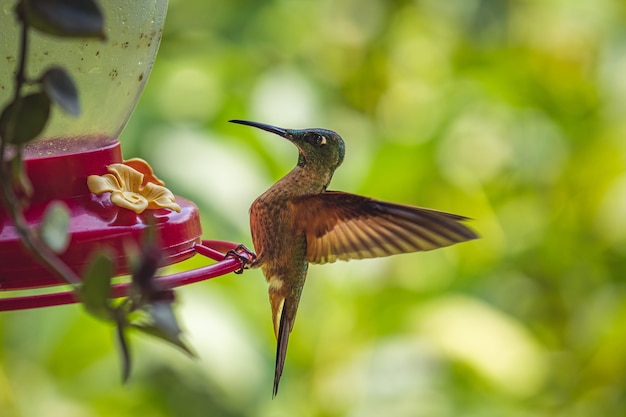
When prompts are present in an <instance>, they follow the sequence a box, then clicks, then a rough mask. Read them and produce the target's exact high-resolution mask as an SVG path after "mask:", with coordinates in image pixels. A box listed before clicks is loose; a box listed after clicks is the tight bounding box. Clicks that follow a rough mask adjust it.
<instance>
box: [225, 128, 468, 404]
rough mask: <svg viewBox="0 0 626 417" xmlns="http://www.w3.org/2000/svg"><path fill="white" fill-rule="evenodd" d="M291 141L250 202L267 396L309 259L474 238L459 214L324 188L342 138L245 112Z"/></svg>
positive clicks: (281, 361)
mask: <svg viewBox="0 0 626 417" xmlns="http://www.w3.org/2000/svg"><path fill="white" fill-rule="evenodd" d="M230 122H231V123H238V124H242V125H247V126H252V127H255V128H258V129H262V130H265V131H267V132H271V133H274V134H276V135H278V136H281V137H283V138H285V139H287V140H288V141H290V142H291V143H293V144H294V145H296V147H297V148H298V163H297V165H296V166H295V168H293V169H292V170H291V171H290V172H289V173H287V174H286V175H285V176H284V177H282V178H281V179H280V180H278V181H277V182H276V183H275V184H274V185H272V186H271V187H270V188H269V189H268V190H267V191H265V192H264V193H263V194H261V196H260V197H258V198H257V199H256V200H255V201H254V202H253V203H252V206H251V207H250V229H251V232H252V243H253V245H254V249H255V251H256V259H254V260H253V261H252V262H251V263H250V264H249V265H248V267H249V268H258V267H260V268H261V270H262V271H263V275H264V276H265V278H266V280H267V281H268V283H269V299H270V305H271V309H272V320H273V324H274V334H275V336H276V339H277V347H276V365H275V372H274V388H273V391H272V397H275V396H276V394H277V393H278V384H279V382H280V378H281V375H282V373H283V368H284V366H285V358H286V354H287V344H288V342H289V335H290V333H291V331H292V330H293V326H294V322H295V319H296V312H297V311H298V304H299V302H300V296H301V294H302V288H303V286H304V282H305V280H306V275H307V269H308V265H309V263H313V264H324V263H331V262H335V261H337V260H343V261H347V260H350V259H365V258H378V257H383V256H389V255H395V254H400V253H408V252H418V251H428V250H433V249H437V248H441V247H444V246H449V245H453V244H455V243H459V242H464V241H468V240H472V239H476V238H478V236H477V234H476V233H475V232H474V231H473V230H471V229H470V228H468V227H467V226H466V225H465V224H463V222H464V221H466V220H469V219H468V218H467V217H464V216H459V215H456V214H451V213H445V212H443V211H437V210H432V209H427V208H421V207H413V206H408V205H401V204H394V203H389V202H384V201H380V200H375V199H372V198H368V197H362V196H360V195H356V194H349V193H345V192H340V191H330V190H327V187H328V184H329V183H330V180H331V178H332V176H333V174H334V172H335V170H336V169H337V168H338V167H339V165H341V163H342V162H343V159H344V154H345V144H344V141H343V139H342V138H341V136H339V135H338V134H337V133H336V132H333V131H332V130H327V129H319V128H315V129H283V128H280V127H276V126H271V125H268V124H264V123H258V122H253V121H248V120H230Z"/></svg>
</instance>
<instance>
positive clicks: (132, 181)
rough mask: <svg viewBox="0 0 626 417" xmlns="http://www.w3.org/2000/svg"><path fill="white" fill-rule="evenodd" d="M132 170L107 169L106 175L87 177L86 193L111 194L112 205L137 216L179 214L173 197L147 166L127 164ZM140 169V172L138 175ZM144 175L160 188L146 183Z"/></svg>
mask: <svg viewBox="0 0 626 417" xmlns="http://www.w3.org/2000/svg"><path fill="white" fill-rule="evenodd" d="M130 161H131V164H129V165H133V167H134V168H133V167H131V166H129V165H126V164H111V165H109V166H107V170H108V171H109V174H104V175H90V176H89V177H87V186H88V187H89V191H91V192H92V193H94V194H96V195H100V194H104V193H111V197H110V198H111V203H113V204H115V205H116V206H118V207H122V208H125V209H128V210H132V211H134V212H135V213H137V214H141V213H143V211H144V210H146V209H159V208H166V209H170V210H173V211H176V212H179V213H180V206H179V205H178V204H176V198H175V197H174V194H172V192H171V191H170V190H168V189H167V188H165V187H163V186H162V185H161V184H163V183H162V182H161V181H160V180H159V179H157V178H156V177H155V176H154V174H153V173H152V168H151V167H150V165H148V163H147V162H145V161H143V160H140V159H133V160H130ZM136 168H138V169H141V170H142V171H143V172H140V171H138V170H137V169H136ZM144 173H145V174H146V176H147V178H149V179H150V180H156V181H158V182H159V183H160V184H155V183H153V182H147V181H146V180H145V179H144Z"/></svg>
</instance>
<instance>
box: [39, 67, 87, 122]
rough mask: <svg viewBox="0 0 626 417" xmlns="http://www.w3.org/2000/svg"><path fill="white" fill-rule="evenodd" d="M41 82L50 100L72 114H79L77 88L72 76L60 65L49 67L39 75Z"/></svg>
mask: <svg viewBox="0 0 626 417" xmlns="http://www.w3.org/2000/svg"><path fill="white" fill-rule="evenodd" d="M41 84H42V85H43V89H44V91H45V92H46V93H47V94H48V97H49V98H50V100H52V101H53V102H54V103H56V104H57V105H58V106H59V107H61V108H62V109H63V110H65V111H66V112H67V113H69V114H71V115H72V116H75V117H76V116H78V115H79V114H80V103H79V101H78V90H77V89H76V84H74V81H73V80H72V77H71V76H70V75H69V74H68V73H67V71H65V69H64V68H61V67H52V68H49V69H48V70H47V71H46V72H45V73H44V75H43V76H42V77H41Z"/></svg>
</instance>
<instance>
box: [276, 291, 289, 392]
mask: <svg viewBox="0 0 626 417" xmlns="http://www.w3.org/2000/svg"><path fill="white" fill-rule="evenodd" d="M286 308H287V305H286V304H284V303H283V309H282V313H281V314H280V325H279V328H278V343H277V345H276V368H275V371H274V389H273V391H272V398H274V397H276V394H278V384H279V383H280V377H281V376H282V374H283V368H284V367H285V358H286V357H287V344H288V343H289V334H290V333H291V320H289V318H288V314H287V311H286Z"/></svg>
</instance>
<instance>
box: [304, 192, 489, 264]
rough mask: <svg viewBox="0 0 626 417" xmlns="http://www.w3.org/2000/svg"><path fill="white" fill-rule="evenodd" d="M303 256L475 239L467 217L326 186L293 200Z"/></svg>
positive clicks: (355, 254)
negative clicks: (304, 249)
mask: <svg viewBox="0 0 626 417" xmlns="http://www.w3.org/2000/svg"><path fill="white" fill-rule="evenodd" d="M292 204H295V205H296V207H295V209H296V210H297V213H298V220H297V221H298V223H297V227H298V228H299V230H304V232H305V234H306V241H307V254H306V256H307V261H308V262H311V263H318V264H323V263H328V262H335V261H336V260H338V259H339V260H344V261H347V260H349V259H365V258H377V257H381V256H389V255H395V254H399V253H407V252H418V251H427V250H432V249H437V248H441V247H444V246H449V245H452V244H455V243H458V242H464V241H466V240H472V239H476V238H478V235H477V234H476V233H475V232H474V231H473V230H471V229H470V228H468V227H467V226H465V225H464V224H463V223H462V222H463V221H465V220H469V219H468V218H467V217H463V216H459V215H456V214H451V213H445V212H442V211H437V210H431V209H425V208H421V207H412V206H405V205H401V204H394V203H387V202H384V201H378V200H374V199H371V198H367V197H362V196H359V195H355V194H348V193H343V192H338V191H326V192H323V193H321V194H312V195H307V196H303V197H298V198H297V199H295V200H293V203H292Z"/></svg>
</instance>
